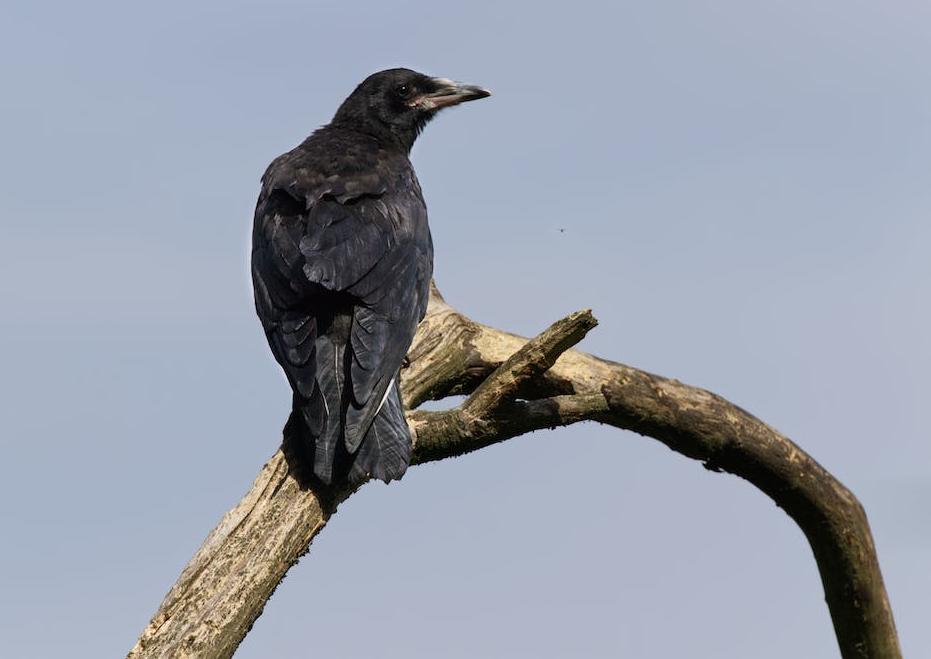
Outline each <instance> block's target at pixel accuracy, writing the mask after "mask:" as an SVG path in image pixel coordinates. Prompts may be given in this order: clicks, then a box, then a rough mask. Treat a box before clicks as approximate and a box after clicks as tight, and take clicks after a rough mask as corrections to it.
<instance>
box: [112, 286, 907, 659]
mask: <svg viewBox="0 0 931 659" xmlns="http://www.w3.org/2000/svg"><path fill="white" fill-rule="evenodd" d="M595 324H596V321H595V319H594V318H593V317H592V315H591V313H590V312H588V311H581V312H577V313H575V314H571V315H570V316H568V317H566V318H564V319H563V320H560V321H558V322H557V323H555V324H554V325H552V326H551V327H550V328H549V329H547V330H546V331H545V332H543V333H542V334H540V335H539V336H537V337H536V338H534V339H531V340H530V341H527V340H526V339H523V338H521V337H518V336H515V335H513V334H508V333H506V332H502V331H500V330H497V329H494V328H490V327H487V326H484V325H481V324H478V323H475V322H473V321H471V320H469V319H468V318H466V317H464V316H462V315H461V314H459V313H458V312H456V311H455V310H454V309H452V308H451V307H449V306H448V305H447V304H446V303H445V302H444V301H443V299H442V297H441V296H440V295H439V293H438V292H437V291H436V290H434V291H433V296H432V298H431V304H430V309H429V310H428V313H427V317H426V318H425V319H424V322H423V323H422V324H421V326H420V328H419V330H418V334H417V337H416V338H415V341H414V345H413V346H412V347H411V350H410V352H409V355H408V357H409V360H410V363H409V365H408V366H407V367H406V368H405V369H404V370H403V372H402V383H403V391H404V395H405V403H406V405H407V406H408V409H410V410H413V411H411V412H410V413H409V414H408V421H409V423H410V425H411V428H412V430H413V432H414V436H415V444H414V460H413V461H414V463H415V464H419V463H423V462H430V461H434V460H441V459H443V458H446V457H451V456H456V455H462V454H463V453H467V452H470V451H474V450H477V449H480V448H483V447H485V446H488V445H490V444H494V443H497V442H500V441H504V440H506V439H508V438H511V437H515V436H517V435H522V434H525V433H528V432H531V431H533V430H538V429H541V428H551V427H556V426H564V425H570V424H572V423H576V422H578V421H585V420H593V421H598V422H601V423H604V424H609V425H612V426H615V427H618V428H624V429H628V430H633V431H635V432H637V433H640V434H642V435H646V436H649V437H653V438H655V439H658V440H659V441H661V442H663V443H664V444H666V445H667V446H669V448H671V449H673V450H674V451H677V452H679V453H682V454H683V455H686V456H688V457H690V458H694V459H696V460H701V461H702V462H703V463H704V465H705V466H706V467H707V468H709V469H712V470H714V471H726V472H728V473H732V474H735V475H737V476H740V477H741V478H744V479H746V480H747V481H749V482H751V483H752V484H754V485H755V486H756V487H758V488H759V489H760V490H762V491H763V492H765V493H766V494H767V495H768V496H769V497H770V498H771V499H772V500H773V501H775V502H776V504H777V505H779V506H780V507H782V508H783V509H784V510H785V511H786V512H787V513H788V514H789V515H790V516H791V517H792V519H794V520H795V522H796V523H797V524H798V525H799V526H800V527H801V529H802V531H803V532H804V533H805V536H806V537H807V538H808V541H809V543H810V544H811V547H812V550H813V552H814V555H815V560H816V561H817V563H818V569H819V570H820V573H821V579H822V583H823V585H824V590H825V596H826V600H827V604H828V607H829V609H830V612H831V617H832V619H833V622H834V629H835V633H836V635H837V640H838V644H839V646H840V651H841V655H842V656H843V657H844V658H845V659H853V658H857V659H862V658H877V659H880V658H881V659H886V658H890V659H891V658H897V657H901V651H900V649H899V645H898V637H897V635H896V631H895V623H894V621H893V617H892V611H891V609H890V606H889V601H888V598H887V596H886V591H885V588H884V586H883V580H882V575H881V573H880V569H879V562H878V560H877V557H876V550H875V547H874V545H873V540H872V536H871V534H870V529H869V524H868V523H867V519H866V515H865V513H864V511H863V508H862V507H861V506H860V504H859V502H858V501H857V499H856V498H855V497H854V496H853V494H852V493H851V492H850V491H849V490H847V489H846V488H845V487H844V486H843V485H842V484H841V483H840V482H838V481H837V480H836V479H835V478H834V477H833V476H831V474H830V473H828V472H827V471H826V470H825V469H824V468H823V467H821V465H819V464H818V463H817V462H815V461H814V460H813V459H812V458H811V457H810V456H808V455H807V454H806V453H805V452H804V451H802V450H801V449H800V448H799V447H798V446H796V445H795V444H793V443H792V442H791V441H790V440H789V439H788V438H786V437H785V436H783V435H781V434H780V433H779V432H777V431H776V430H774V429H772V428H770V427H769V426H767V425H766V424H764V423H763V422H762V421H760V420H758V419H756V418H755V417H753V416H752V415H750V414H749V413H747V412H745V411H744V410H742V409H740V408H739V407H737V406H735V405H733V404H732V403H729V402H728V401H726V400H724V399H723V398H721V397H720V396H717V395H716V394H713V393H710V392H708V391H705V390H703V389H698V388H695V387H690V386H688V385H685V384H682V383H680V382H677V381H676V380H670V379H667V378H663V377H659V376H656V375H652V374H650V373H645V372H643V371H639V370H637V369H634V368H631V367H629V366H625V365H623V364H618V363H615V362H611V361H607V360H603V359H599V358H597V357H593V356H591V355H587V354H584V353H581V352H577V351H575V350H571V349H570V348H571V347H572V346H573V345H575V344H576V343H578V342H579V341H580V340H581V339H582V338H583V337H584V336H585V334H586V333H587V332H588V331H589V330H590V329H591V328H593V327H594V326H595ZM453 394H469V397H468V398H467V399H466V401H465V402H464V403H463V404H462V405H460V406H459V407H457V408H455V409H452V410H447V411H443V412H425V411H418V410H416V408H417V406H419V405H420V404H421V403H422V402H423V401H425V400H429V399H440V398H443V397H445V396H449V395H453ZM350 495H351V492H342V493H338V494H337V496H335V497H332V498H328V499H327V500H326V501H327V502H326V503H324V502H323V501H324V500H323V499H322V498H321V497H318V496H317V495H316V494H315V493H314V492H312V491H309V490H302V489H301V488H300V487H299V486H298V484H297V482H296V481H295V479H294V478H292V477H291V476H289V474H288V466H287V463H286V461H285V459H284V456H283V455H282V453H281V452H280V451H279V452H278V453H276V454H275V455H274V456H273V457H272V459H271V460H270V461H269V462H268V463H267V464H266V465H265V466H264V467H263V468H262V471H261V472H260V473H259V476H258V478H257V479H256V481H255V483H254V484H253V486H252V489H251V490H250V491H249V492H248V493H247V494H246V496H245V497H244V498H243V499H242V501H240V502H239V504H237V506H236V507H235V508H233V509H232V510H231V511H229V512H228V513H227V514H226V516H224V518H223V520H221V522H220V524H219V525H218V526H217V527H216V528H215V529H214V530H213V531H212V532H211V533H210V535H209V536H208V537H207V539H206V540H205V541H204V544H203V545H202V546H201V548H200V549H199V550H198V552H197V554H196V555H195V556H194V558H193V559H192V560H191V562H190V563H189V564H188V566H187V567H186V568H185V570H184V571H183V572H182V574H181V576H180V577H179V578H178V581H177V583H176V584H175V585H174V587H173V588H172V589H171V591H170V592H169V593H168V595H167V596H166V597H165V600H164V601H163V602H162V605H161V606H160V607H159V609H158V611H157V612H156V614H155V616H154V617H153V618H152V621H151V622H150V623H149V625H148V626H147V627H146V629H145V630H144V631H143V633H142V635H141V636H140V638H139V640H138V641H137V643H136V645H135V647H133V649H132V650H131V651H130V653H129V657H130V658H132V659H142V658H143V657H145V658H154V657H197V658H199V659H214V658H221V657H230V656H232V654H233V653H234V652H235V650H236V648H237V647H238V646H239V643H240V642H241V641H242V639H243V638H244V637H245V635H246V634H247V633H248V631H249V629H250V628H251V626H252V624H253V623H254V622H255V620H256V618H258V616H259V615H260V614H261V613H262V609H263V608H264V605H265V602H266V601H267V600H268V598H269V597H270V596H271V594H272V592H273V591H274V590H275V587H276V586H277V585H278V583H279V582H280V581H281V579H282V578H283V577H284V575H285V573H286V572H287V571H288V569H289V568H290V567H291V566H292V565H293V564H294V563H295V562H297V560H298V559H299V558H300V557H301V556H302V555H303V554H304V553H305V552H306V551H307V549H308V547H309V546H310V542H311V541H312V540H313V538H314V536H315V535H316V534H317V533H318V532H319V531H320V530H321V529H322V528H323V526H324V525H325V524H326V523H327V521H328V519H329V517H330V515H331V514H332V513H333V512H334V511H335V508H336V505H337V504H338V503H339V502H340V501H342V500H343V499H345V498H346V497H347V496H350Z"/></svg>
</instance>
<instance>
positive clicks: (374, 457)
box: [349, 383, 411, 483]
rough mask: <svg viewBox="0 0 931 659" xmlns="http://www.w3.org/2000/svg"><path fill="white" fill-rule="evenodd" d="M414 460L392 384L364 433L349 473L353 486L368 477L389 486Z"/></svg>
mask: <svg viewBox="0 0 931 659" xmlns="http://www.w3.org/2000/svg"><path fill="white" fill-rule="evenodd" d="M410 460H411V434H410V429H409V428H408V426H407V421H406V420H405V418H404V408H403V407H402V406H401V397H400V394H399V392H398V387H397V384H395V383H392V384H391V386H390V387H389V389H388V395H387V397H386V398H385V401H384V404H383V405H382V406H381V409H380V410H379V412H378V414H377V415H376V416H375V420H374V421H373V422H372V425H371V426H370V427H369V429H368V432H366V433H365V438H364V439H363V440H362V443H361V444H360V445H359V449H358V450H357V451H356V454H355V456H354V459H353V461H352V467H351V469H350V471H349V480H350V482H351V483H360V482H362V481H364V480H365V479H366V478H368V477H372V478H378V479H380V480H383V481H385V482H386V483H387V482H389V481H392V480H396V479H398V478H401V476H403V475H404V472H405V471H407V465H408V464H409V463H410Z"/></svg>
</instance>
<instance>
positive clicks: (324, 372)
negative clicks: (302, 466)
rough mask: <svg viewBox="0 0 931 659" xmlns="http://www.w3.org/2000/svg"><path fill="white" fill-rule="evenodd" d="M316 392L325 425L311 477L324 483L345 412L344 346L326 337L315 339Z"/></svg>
mask: <svg viewBox="0 0 931 659" xmlns="http://www.w3.org/2000/svg"><path fill="white" fill-rule="evenodd" d="M316 349H317V389H318V390H319V391H321V392H322V396H321V398H322V400H323V406H324V413H325V415H326V421H325V423H324V425H323V428H322V431H319V432H317V433H316V435H317V438H316V447H315V449H314V450H313V452H312V455H313V458H314V473H315V474H316V475H317V477H318V478H319V479H320V480H322V481H323V482H324V483H330V482H331V481H332V480H333V465H334V463H335V462H336V452H337V450H338V448H339V446H340V445H341V444H342V441H341V439H342V435H343V416H344V414H345V408H346V400H347V399H346V394H347V393H348V392H346V375H345V374H346V369H347V368H348V367H347V365H346V357H347V352H346V344H345V343H341V342H339V341H338V340H333V339H331V338H330V337H328V336H321V337H319V338H318V339H317V345H316Z"/></svg>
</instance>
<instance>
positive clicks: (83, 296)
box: [0, 0, 931, 659]
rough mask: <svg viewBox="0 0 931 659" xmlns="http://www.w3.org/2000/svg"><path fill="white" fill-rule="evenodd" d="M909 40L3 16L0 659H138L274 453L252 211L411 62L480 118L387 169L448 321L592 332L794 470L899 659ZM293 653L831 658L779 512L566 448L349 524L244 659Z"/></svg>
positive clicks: (736, 490)
mask: <svg viewBox="0 0 931 659" xmlns="http://www.w3.org/2000/svg"><path fill="white" fill-rule="evenodd" d="M929 35H931V7H929V5H928V3H927V2H923V1H920V0H914V1H906V0H900V1H893V2H882V3H878V2H866V1H849V0H848V1H846V2H841V1H840V0H825V1H823V2H819V3H801V2H771V1H770V2H756V1H753V2H746V1H740V2H738V1H736V0H718V1H715V2H686V1H672V0H670V1H667V2H651V3H645V2H637V3H634V2H616V3H585V2H572V3H562V4H561V5H559V6H547V5H544V4H540V3H529V2H524V3H516V2H515V3H503V2H472V3H460V4H459V5H456V6H452V5H449V4H448V3H447V4H444V3H435V2H433V3H428V2H413V1H402V2H393V3H373V2H367V3H356V4H352V3H325V4H324V3H310V2H283V1H273V2H262V3H259V2H223V3H221V2H203V3H197V4H194V3H180V2H163V3H148V4H141V3H126V2H110V3H103V2H88V3H66V2H30V3H26V2H13V3H9V2H8V3H5V4H4V6H3V8H2V9H0V79H2V81H3V93H2V95H0V146H2V149H0V222H2V233H0V236H2V239H0V253H2V258H0V297H2V299H3V306H2V311H0V336H2V341H0V363H2V369H0V420H2V427H0V450H2V455H3V465H4V470H3V471H4V475H3V478H2V480H0V516H2V519H3V525H4V541H3V542H2V543H0V593H2V595H0V655H2V656H4V657H17V658H34V657H36V658H39V657H43V658H44V657H62V656H67V657H74V658H77V659H81V658H84V657H87V658H92V657H93V658H96V657H109V656H120V654H121V653H125V651H127V650H128V649H129V647H130V646H131V645H132V644H133V642H134V640H135V638H136V636H137V634H138V633H139V631H140V630H141V629H142V627H143V626H144V625H145V624H146V622H147V621H148V619H149V617H150V615H151V614H152V613H153V611H154V610H155V608H156V606H157V605H158V603H159V601H160V600H161V598H162V596H163V595H164V593H165V592H166V590H167V589H168V587H169V586H170V585H171V584H172V583H173V582H174V579H175V578H176V576H177V574H178V573H179V571H180V569H181V568H182V567H183V565H184V564H185V563H186V561H187V560H188V558H190V556H191V555H192V553H193V552H194V551H195V549H196V548H197V547H198V545H199V544H200V542H201V540H202V539H203V537H204V536H205V535H206V533H207V532H208V531H209V529H210V528H212V526H213V525H214V524H215V523H216V522H217V521H218V519H219V518H220V516H221V515H222V513H223V512H224V511H225V510H226V509H227V508H229V507H230V506H231V505H232V504H233V503H235V502H236V501H237V500H238V498H239V497H240V495H241V494H242V493H243V492H244V491H245V490H246V489H247V488H248V486H249V484H250V483H251V480H252V478H253V477H254V475H255V474H256V472H257V471H258V468H259V467H260V465H261V464H262V462H263V461H264V460H265V459H266V458H267V457H268V456H270V455H271V454H272V453H273V452H274V450H275V448H276V445H277V442H278V440H279V432H280V427H281V425H282V423H283V421H284V419H285V417H286V415H287V408H288V405H289V400H290V397H289V393H288V390H287V385H286V383H285V382H284V380H283V378H282V377H281V376H280V374H279V372H278V369H277V367H276V365H275V364H274V363H273V361H272V360H271V357H270V356H269V353H268V351H267V348H266V345H265V340H264V337H263V336H262V334H261V331H260V329H259V325H258V322H257V321H256V319H255V318H254V315H253V309H252V302H251V289H250V283H249V278H248V270H247V254H248V236H249V231H250V225H251V216H252V209H253V205H254V200H255V195H256V193H257V184H258V178H259V176H260V174H261V172H262V171H263V169H264V167H265V166H266V164H267V163H268V162H269V161H270V160H271V159H272V158H273V157H274V156H276V155H277V154H279V153H281V152H282V151H284V150H286V149H288V148H290V147H292V146H293V145H294V144H296V143H297V142H299V141H300V140H301V139H302V138H303V137H304V136H305V135H306V134H308V133H309V132H310V131H311V130H313V129H314V128H315V127H317V126H318V125H320V124H322V123H325V122H326V121H327V120H328V119H329V118H330V116H331V115H332V113H333V111H334V110H335V108H336V106H337V105H338V103H339V102H340V101H341V100H342V98H343V97H344V96H345V95H346V94H348V93H349V91H351V89H352V88H353V86H354V85H355V84H356V83H357V82H358V81H359V80H361V79H362V78H363V77H364V76H366V75H367V74H369V73H371V72H372V71H375V70H378V69H382V68H387V67H390V66H398V65H403V66H410V67H413V68H418V69H421V70H424V71H426V72H429V73H433V74H438V75H444V76H448V77H453V78H457V79H461V80H465V81H469V82H475V83H479V84H482V85H485V86H488V87H489V88H491V89H492V90H493V91H494V93H495V95H494V96H493V97H492V98H490V99H488V100H486V101H482V102H479V103H472V104H469V105H468V106H465V107H462V108H458V109H456V110H452V111H449V112H447V113H445V114H444V115H442V116H441V117H440V118H439V119H438V120H437V121H435V122H434V123H433V124H431V125H430V126H429V128H428V129H427V131H426V132H425V134H424V136H423V137H422V138H421V140H420V142H419V143H418V144H417V145H416V147H415V149H414V153H413V159H414V164H415V166H416V167H417V170H418V173H419V176H420V180H421V183H422V185H423V188H424V191H425V195H426V197H427V202H428V205H429V207H430V217H431V224H432V227H433V233H434V240H435V243H436V275H437V279H438V282H439V284H440V287H441V288H442V289H443V291H444V293H445V294H446V296H447V299H448V300H449V301H450V302H451V303H452V304H454V305H456V306H458V307H460V308H461V309H462V310H463V311H465V312H467V313H468V314H470V315H471V316H473V317H474V318H476V319H478V320H481V321H484V322H487V323H490V324H493V325H496V326H500V327H503V328H507V329H510V330H512V331H517V332H521V333H524V334H532V333H535V332H537V331H539V330H540V329H542V328H543V327H545V326H546V325H547V324H548V323H549V322H551V321H552V320H554V319H556V318H558V317H560V316H561V315H563V314H565V313H567V312H569V311H572V310H575V309H578V308H583V307H592V308H593V309H594V311H595V313H596V315H597V316H598V318H599V319H600V320H601V325H600V327H599V328H598V329H597V330H596V331H594V332H593V333H592V334H591V335H590V336H589V338H587V339H586V341H585V344H584V348H585V349H587V350H589V351H591V352H594V353H596V354H600V355H603V356H606V357H610V358H613V359H617V360H621V361H624V362H626V363H629V364H631V365H634V366H638V367H641V368H646V369H648V370H651V371H654V372H658V373H662V374H664V375H668V376H672V377H676V378H678V379H681V380H684V381H686V382H689V383H692V384H696V385H701V386H704V387H707V388H710V389H712V390H715V391H717V392H719V393H721V394H723V395H725V396H727V397H729V398H730V399H731V400H733V401H734V402H736V403H738V404H740V405H741V406H743V407H745V408H747V409H749V410H751V411H753V412H754V413H756V414H757V415H759V416H760V417H761V418H763V419H764V420H766V421H768V422H769V423H771V424H773V425H774V426H776V427H778V428H779V429H780V430H782V431H784V432H785V433H787V434H788V435H789V436H791V437H792V438H793V439H795V440H796V441H797V442H798V443H799V444H801V445H802V446H803V447H804V448H805V449H807V450H808V451H810V452H811V453H812V455H814V456H815V457H816V458H817V459H818V460H819V461H821V462H822V463H823V464H824V465H825V466H826V467H828V468H829V469H830V470H832V471H833V472H834V473H835V474H836V475H837V476H838V477H840V478H841V479H842V480H843V481H844V482H845V483H846V484H847V485H849V486H850V487H851V488H852V489H853V490H854V491H855V492H856V493H857V494H858V495H859V497H860V498H861V500H862V501H863V503H864V505H865V507H866V510H867V512H868V514H869V516H870V520H871V522H872V524H873V530H874V534H875V537H876V542H877V546H878V549H879V555H880V562H881V564H882V567H883V572H884V575H885V578H886V584H887V586H888V589H889V593H890V596H891V601H892V606H893V609H894V611H895V614H896V617H897V622H898V627H899V631H900V633H901V638H902V642H903V646H904V650H905V654H906V656H910V657H918V656H922V653H923V652H927V648H928V647H931V627H929V625H928V624H927V621H928V619H929V617H931V606H929V605H928V603H927V592H928V590H929V589H931V571H929V570H928V556H929V555H931V514H929V510H931V442H929V430H928V428H929V414H928V401H929V400H931V384H929V379H928V377H927V373H928V372H929V369H931V339H929V337H931V331H929V324H931V310H929V304H928V301H929V297H931V295H929V294H931V258H929V256H928V253H929V244H931V220H929V218H931V185H929V183H931V68H929V66H928V62H929V61H931V39H929ZM567 448H568V449H569V450H567ZM556 520H558V523H557V522H556ZM360 566H364V567H360ZM310 647H312V648H313V649H314V651H315V652H314V653H311V652H310V650H309V648H310ZM310 654H320V655H328V656H334V657H371V656H381V657H436V656H443V657H474V656H490V657H534V658H537V657H566V656H586V657H615V656H627V657H701V658H715V659H719V658H726V657H734V658H738V657H740V658H743V657H748V656H752V657H761V658H769V657H772V658H776V657H787V656H803V657H832V656H837V650H836V644H835V641H834V638H833V632H832V629H831V624H830V619H829V617H828V613H827V609H826V607H825V605H824V603H823V593H822V590H821V585H820V581H819V578H818V574H817V571H816V569H815V564H814V560H813V558H812V556H811V552H810V550H809V548H808V546H807V545H806V543H805V540H804V538H803V536H802V534H801V533H800V532H799V531H798V529H797V528H796V527H795V526H794V525H793V524H792V523H791V522H790V520H789V519H788V518H787V517H786V516H785V515H784V514H783V513H782V512H781V511H780V510H779V509H777V508H776V507H775V506H774V505H773V504H772V503H771V502H770V501H769V500H768V499H766V498H765V497H764V496H762V495H761V494H759V493H757V492H756V491H755V490H753V489H752V488H751V487H750V486H748V485H747V484H746V483H744V482H742V481H740V480H738V479H736V478H733V477H730V476H722V475H719V474H712V473H709V472H707V471H705V470H704V469H702V468H701V466H700V465H699V464H698V463H695V462H692V461H689V460H686V459H685V458H682V457H680V456H678V455H676V454H673V453H671V452H670V451H668V450H667V449H665V448H663V447H662V446H660V445H659V444H657V443H656V442H653V441H652V440H648V439H644V438H641V437H639V436H636V435H632V434H626V433H621V432H618V431H615V430H609V429H603V428H599V427H597V426H595V425H592V424H586V425H581V426H578V427H573V428H568V429H563V430H560V431H556V432H546V433H537V434H534V435H532V436H529V437H524V438H521V439H518V440H514V441H512V442H509V443H507V444H505V445H502V446H498V447H494V448H491V449H488V450H484V451H481V452H479V453H477V454H472V455H469V456H467V457H464V458H460V459H457V460H454V461H449V462H445V463H442V464H435V465H430V466H426V467H419V468H416V469H413V470H412V471H411V472H410V473H409V474H408V475H407V476H406V477H405V479H404V480H403V481H402V482H401V483H399V484H393V485H391V486H389V487H385V486H381V485H372V486H369V487H366V488H365V489H364V490H363V491H362V492H361V493H359V494H358V495H357V496H355V497H353V498H352V499H351V500H350V501H349V502H347V504H345V505H344V506H343V507H342V508H341V510H340V512H339V513H338V515H337V516H336V517H335V518H334V519H333V520H332V522H331V523H330V525H329V526H328V528H327V529H326V531H325V532H324V533H323V534H322V535H321V536H320V537H319V538H318V539H317V541H316V542H315V543H314V545H313V549H312V552H311V554H310V556H309V557H308V558H305V559H304V560H303V561H302V563H301V564H299V565H298V566H297V567H296V568H295V569H293V570H292V572H291V574H290V575H289V576H288V578H287V579H286V580H285V582H284V583H283V584H282V586H281V588H279V590H278V591H277V593H276V594H275V596H274V597H273V598H272V600H271V602H270V603H269V605H268V607H267V608H266V611H265V614H264V615H263V616H262V617H261V618H260V619H259V621H258V623H257V624H256V626H255V628H254V630H253V631H252V633H251V634H250V635H249V636H248V637H247V639H246V641H245V643H244V644H243V646H242V648H241V650H240V654H239V655H237V656H241V657H246V658H249V657H254V658H259V657H268V656H280V657H303V656H309V655H310Z"/></svg>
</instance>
